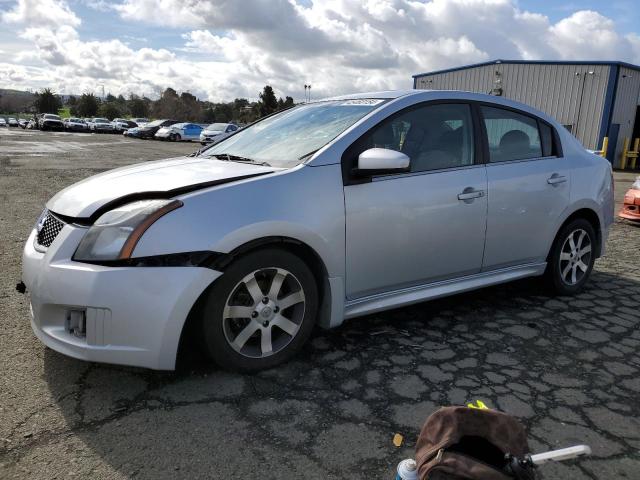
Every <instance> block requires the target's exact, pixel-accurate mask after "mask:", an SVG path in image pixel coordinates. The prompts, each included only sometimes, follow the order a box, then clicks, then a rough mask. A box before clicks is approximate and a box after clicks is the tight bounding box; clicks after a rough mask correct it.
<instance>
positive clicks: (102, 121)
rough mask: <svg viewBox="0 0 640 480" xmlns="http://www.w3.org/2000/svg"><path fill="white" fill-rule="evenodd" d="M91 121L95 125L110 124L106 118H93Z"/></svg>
mask: <svg viewBox="0 0 640 480" xmlns="http://www.w3.org/2000/svg"><path fill="white" fill-rule="evenodd" d="M93 121H94V122H95V123H111V122H109V120H107V119H106V118H94V119H93Z"/></svg>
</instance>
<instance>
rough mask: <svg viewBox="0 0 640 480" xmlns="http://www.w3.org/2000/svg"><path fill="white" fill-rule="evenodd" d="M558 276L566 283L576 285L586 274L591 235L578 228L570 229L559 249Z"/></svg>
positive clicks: (589, 256) (589, 258)
mask: <svg viewBox="0 0 640 480" xmlns="http://www.w3.org/2000/svg"><path fill="white" fill-rule="evenodd" d="M559 262H560V278H561V279H562V281H563V282H564V283H565V284H567V285H576V284H578V283H579V282H580V281H581V280H582V278H583V277H584V276H585V275H586V274H587V271H588V270H589V264H590V262H591V237H590V236H589V234H588V233H587V232H586V231H585V230H583V229H581V228H579V229H576V230H574V231H572V232H571V233H570V234H569V235H568V236H567V238H566V239H565V241H564V243H563V244H562V249H561V250H560V259H559Z"/></svg>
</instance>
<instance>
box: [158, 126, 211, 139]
mask: <svg viewBox="0 0 640 480" xmlns="http://www.w3.org/2000/svg"><path fill="white" fill-rule="evenodd" d="M200 132H202V127H201V126H200V125H197V124H195V123H174V124H173V125H169V126H166V127H161V128H160V129H159V130H158V131H157V132H156V133H155V135H154V137H155V138H157V139H160V140H171V141H172V142H179V141H181V140H188V141H193V140H195V141H197V140H198V139H199V138H200Z"/></svg>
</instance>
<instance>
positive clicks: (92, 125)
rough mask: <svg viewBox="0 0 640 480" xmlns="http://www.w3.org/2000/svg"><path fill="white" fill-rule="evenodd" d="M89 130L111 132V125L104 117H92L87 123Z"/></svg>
mask: <svg viewBox="0 0 640 480" xmlns="http://www.w3.org/2000/svg"><path fill="white" fill-rule="evenodd" d="M88 125H89V130H91V131H92V132H94V133H113V131H114V129H113V125H112V124H111V122H110V121H109V120H108V119H106V118H99V117H96V118H92V119H91V122H89V123H88Z"/></svg>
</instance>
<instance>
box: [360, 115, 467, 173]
mask: <svg viewBox="0 0 640 480" xmlns="http://www.w3.org/2000/svg"><path fill="white" fill-rule="evenodd" d="M357 144H358V147H357V149H356V150H355V151H354V154H355V157H356V158H357V156H358V155H359V154H360V153H362V152H364V151H365V150H367V149H369V148H374V147H376V148H388V149H391V150H397V151H399V152H402V153H404V154H406V155H407V156H408V157H409V158H410V159H411V171H412V172H423V171H428V170H438V169H441V168H453V167H460V166H465V165H472V164H473V153H474V152H473V150H474V142H473V122H472V120H471V108H470V106H469V105H467V104H462V103H452V104H436V105H425V106H420V107H417V108H416V107H411V108H409V109H407V110H404V111H402V112H400V113H397V114H395V115H393V116H391V117H389V118H388V119H386V120H384V121H382V122H381V123H380V124H378V125H377V126H376V127H375V128H373V129H372V130H370V131H369V132H368V133H366V134H365V135H364V136H363V137H361V138H360V139H359V140H358V142H357Z"/></svg>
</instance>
